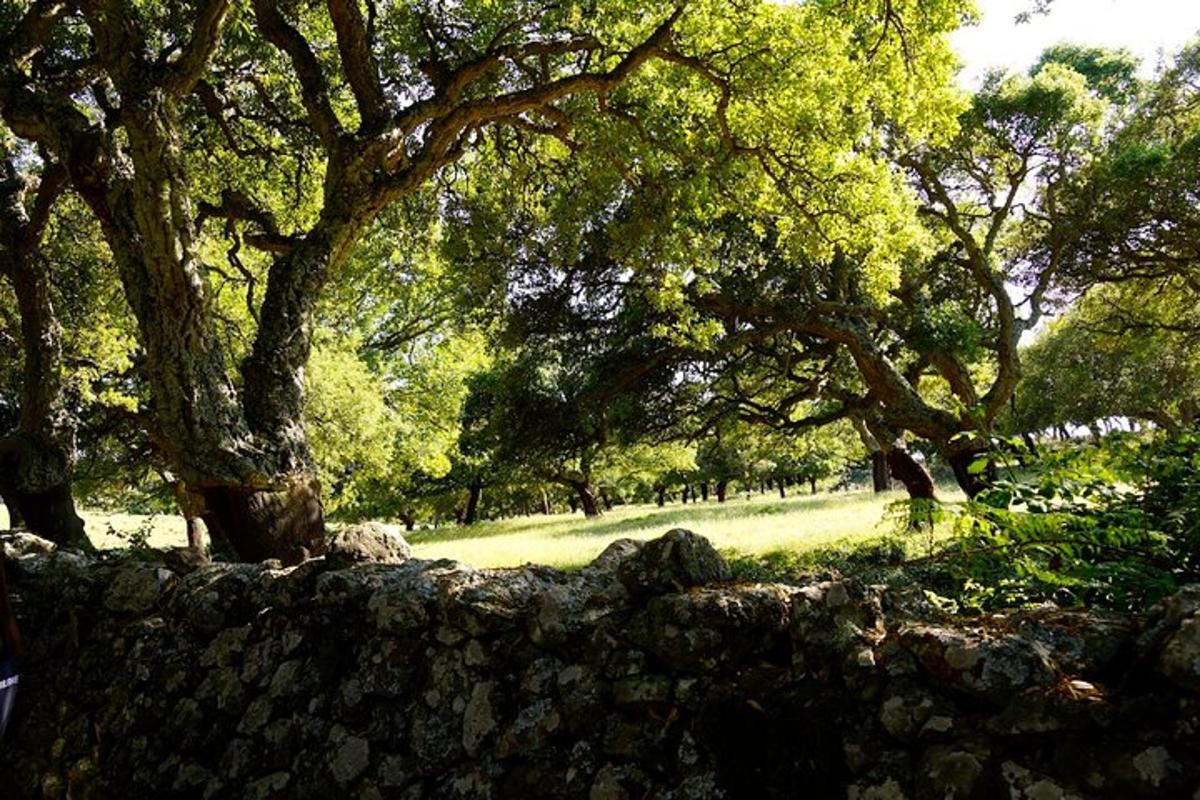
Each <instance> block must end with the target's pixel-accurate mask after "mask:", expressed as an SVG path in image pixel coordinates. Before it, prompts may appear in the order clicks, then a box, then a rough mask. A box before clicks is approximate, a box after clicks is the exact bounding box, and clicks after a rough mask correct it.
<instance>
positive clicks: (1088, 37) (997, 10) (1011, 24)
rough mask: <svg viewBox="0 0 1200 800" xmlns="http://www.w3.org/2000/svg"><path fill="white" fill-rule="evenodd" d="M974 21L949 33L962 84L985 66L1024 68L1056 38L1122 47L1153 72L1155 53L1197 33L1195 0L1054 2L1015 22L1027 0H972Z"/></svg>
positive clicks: (1199, 21)
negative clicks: (975, 13)
mask: <svg viewBox="0 0 1200 800" xmlns="http://www.w3.org/2000/svg"><path fill="white" fill-rule="evenodd" d="M977 2H978V5H979V10H980V12H981V14H982V20H981V21H980V24H978V25H976V26H973V27H970V28H964V29H962V30H960V31H958V32H956V33H955V34H954V36H953V42H954V47H955V49H956V50H957V51H958V54H959V57H960V58H961V59H962V60H963V63H964V67H963V71H962V73H961V74H960V75H959V80H960V82H961V83H962V84H963V86H965V87H967V88H974V87H976V86H978V85H979V81H980V79H981V78H982V76H983V75H984V74H985V73H986V72H987V71H988V70H990V69H994V68H997V67H999V68H1007V69H1010V70H1024V69H1027V68H1028V67H1029V66H1030V65H1031V64H1033V62H1034V61H1036V60H1037V58H1038V56H1039V55H1041V53H1042V51H1043V50H1045V49H1046V48H1047V47H1048V46H1050V45H1052V44H1057V43H1058V42H1072V43H1074V44H1085V45H1102V46H1105V47H1124V48H1126V49H1128V50H1131V51H1132V52H1133V53H1134V54H1135V55H1137V56H1139V57H1140V58H1141V59H1142V61H1143V70H1144V71H1146V72H1147V73H1149V72H1151V71H1153V68H1154V66H1155V65H1156V64H1157V63H1158V59H1159V55H1160V54H1162V53H1166V54H1168V55H1169V54H1171V53H1173V52H1174V51H1176V50H1178V49H1179V48H1180V47H1181V46H1182V45H1183V44H1184V43H1186V42H1187V41H1188V40H1190V39H1192V38H1194V37H1195V36H1197V35H1198V34H1200V0H1054V3H1053V4H1052V5H1051V7H1050V8H1051V10H1050V13H1049V14H1047V15H1044V16H1043V15H1036V14H1035V15H1034V16H1033V17H1032V18H1031V19H1030V21H1029V22H1026V23H1022V24H1018V23H1017V22H1016V21H1015V20H1016V17H1017V15H1018V14H1019V13H1021V12H1022V11H1025V10H1028V9H1029V8H1030V7H1031V6H1032V5H1033V3H1032V2H1031V0H977Z"/></svg>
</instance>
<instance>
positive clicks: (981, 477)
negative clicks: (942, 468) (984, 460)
mask: <svg viewBox="0 0 1200 800" xmlns="http://www.w3.org/2000/svg"><path fill="white" fill-rule="evenodd" d="M985 453H986V451H985V450H982V449H980V448H964V449H959V450H953V451H950V452H947V453H945V457H946V460H947V461H948V462H950V469H952V470H953V471H954V480H955V481H957V482H958V485H959V488H961V489H962V490H963V492H964V493H966V495H967V497H970V498H974V497H976V496H978V495H979V493H980V492H982V491H983V490H984V489H986V488H988V486H989V485H991V483H992V482H993V481H994V480H995V479H996V465H995V464H994V463H992V462H990V461H989V462H988V465H987V468H986V469H985V470H984V471H983V472H981V473H973V472H971V465H972V464H974V463H975V462H976V461H977V460H978V459H979V458H980V457H981V456H983V455H984V454H985Z"/></svg>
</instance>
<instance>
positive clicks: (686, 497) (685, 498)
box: [679, 483, 695, 506]
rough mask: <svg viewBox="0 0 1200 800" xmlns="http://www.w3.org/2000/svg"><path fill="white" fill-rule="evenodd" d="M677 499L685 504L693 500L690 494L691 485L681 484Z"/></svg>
mask: <svg viewBox="0 0 1200 800" xmlns="http://www.w3.org/2000/svg"><path fill="white" fill-rule="evenodd" d="M679 501H680V502H681V503H683V505H685V506H686V505H687V504H688V503H689V502H694V501H695V497H694V496H693V494H692V487H691V486H689V485H688V484H686V483H685V484H684V485H683V491H682V492H680V493H679Z"/></svg>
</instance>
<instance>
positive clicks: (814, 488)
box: [808, 478, 817, 494]
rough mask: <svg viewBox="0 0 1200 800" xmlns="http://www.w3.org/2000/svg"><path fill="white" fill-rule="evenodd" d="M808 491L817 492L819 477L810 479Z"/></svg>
mask: <svg viewBox="0 0 1200 800" xmlns="http://www.w3.org/2000/svg"><path fill="white" fill-rule="evenodd" d="M808 493H809V494H816V493H817V479H816V478H809V479H808Z"/></svg>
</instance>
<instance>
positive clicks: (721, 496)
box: [717, 481, 729, 503]
mask: <svg viewBox="0 0 1200 800" xmlns="http://www.w3.org/2000/svg"><path fill="white" fill-rule="evenodd" d="M728 488H729V483H728V482H727V481H717V502H718V503H724V502H725V490H726V489H728Z"/></svg>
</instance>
